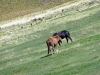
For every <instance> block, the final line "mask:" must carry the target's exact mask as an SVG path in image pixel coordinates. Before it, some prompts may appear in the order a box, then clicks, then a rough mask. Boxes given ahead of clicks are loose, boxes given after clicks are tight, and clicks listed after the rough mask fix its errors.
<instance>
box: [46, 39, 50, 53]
mask: <svg viewBox="0 0 100 75" xmlns="http://www.w3.org/2000/svg"><path fill="white" fill-rule="evenodd" d="M46 44H47V47H48V54H49V52H50V43H49V42H47V41H46Z"/></svg>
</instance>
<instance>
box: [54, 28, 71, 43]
mask: <svg viewBox="0 0 100 75" xmlns="http://www.w3.org/2000/svg"><path fill="white" fill-rule="evenodd" d="M53 36H60V37H61V38H62V39H64V38H66V41H67V43H68V39H70V40H71V41H72V38H71V37H70V33H69V31H67V30H63V31H61V32H57V33H54V34H53ZM58 43H59V45H60V41H58Z"/></svg>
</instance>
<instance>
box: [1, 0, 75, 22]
mask: <svg viewBox="0 0 100 75" xmlns="http://www.w3.org/2000/svg"><path fill="white" fill-rule="evenodd" d="M75 1H76V0H70V1H69V0H0V22H1V21H5V20H9V19H10V20H11V19H14V18H16V17H22V16H24V15H27V14H32V13H34V14H36V13H37V12H42V11H44V10H46V9H49V8H52V7H55V6H57V5H61V4H63V3H66V2H68V3H72V2H75Z"/></svg>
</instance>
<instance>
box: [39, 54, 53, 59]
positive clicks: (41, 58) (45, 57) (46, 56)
mask: <svg viewBox="0 0 100 75" xmlns="http://www.w3.org/2000/svg"><path fill="white" fill-rule="evenodd" d="M51 55H52V54H48V55H45V56H43V57H41V58H40V59H42V58H46V57H49V56H51Z"/></svg>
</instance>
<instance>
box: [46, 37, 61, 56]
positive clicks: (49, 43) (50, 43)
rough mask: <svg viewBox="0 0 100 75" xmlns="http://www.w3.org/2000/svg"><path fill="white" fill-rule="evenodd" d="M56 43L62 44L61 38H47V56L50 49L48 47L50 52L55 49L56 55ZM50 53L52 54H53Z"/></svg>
mask: <svg viewBox="0 0 100 75" xmlns="http://www.w3.org/2000/svg"><path fill="white" fill-rule="evenodd" d="M58 41H59V42H61V43H62V39H61V37H59V36H53V37H51V38H48V39H47V40H46V44H47V47H48V55H49V52H51V49H50V46H51V47H52V50H53V52H54V48H55V47H56V53H58V52H59V51H58ZM53 52H52V54H53Z"/></svg>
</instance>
